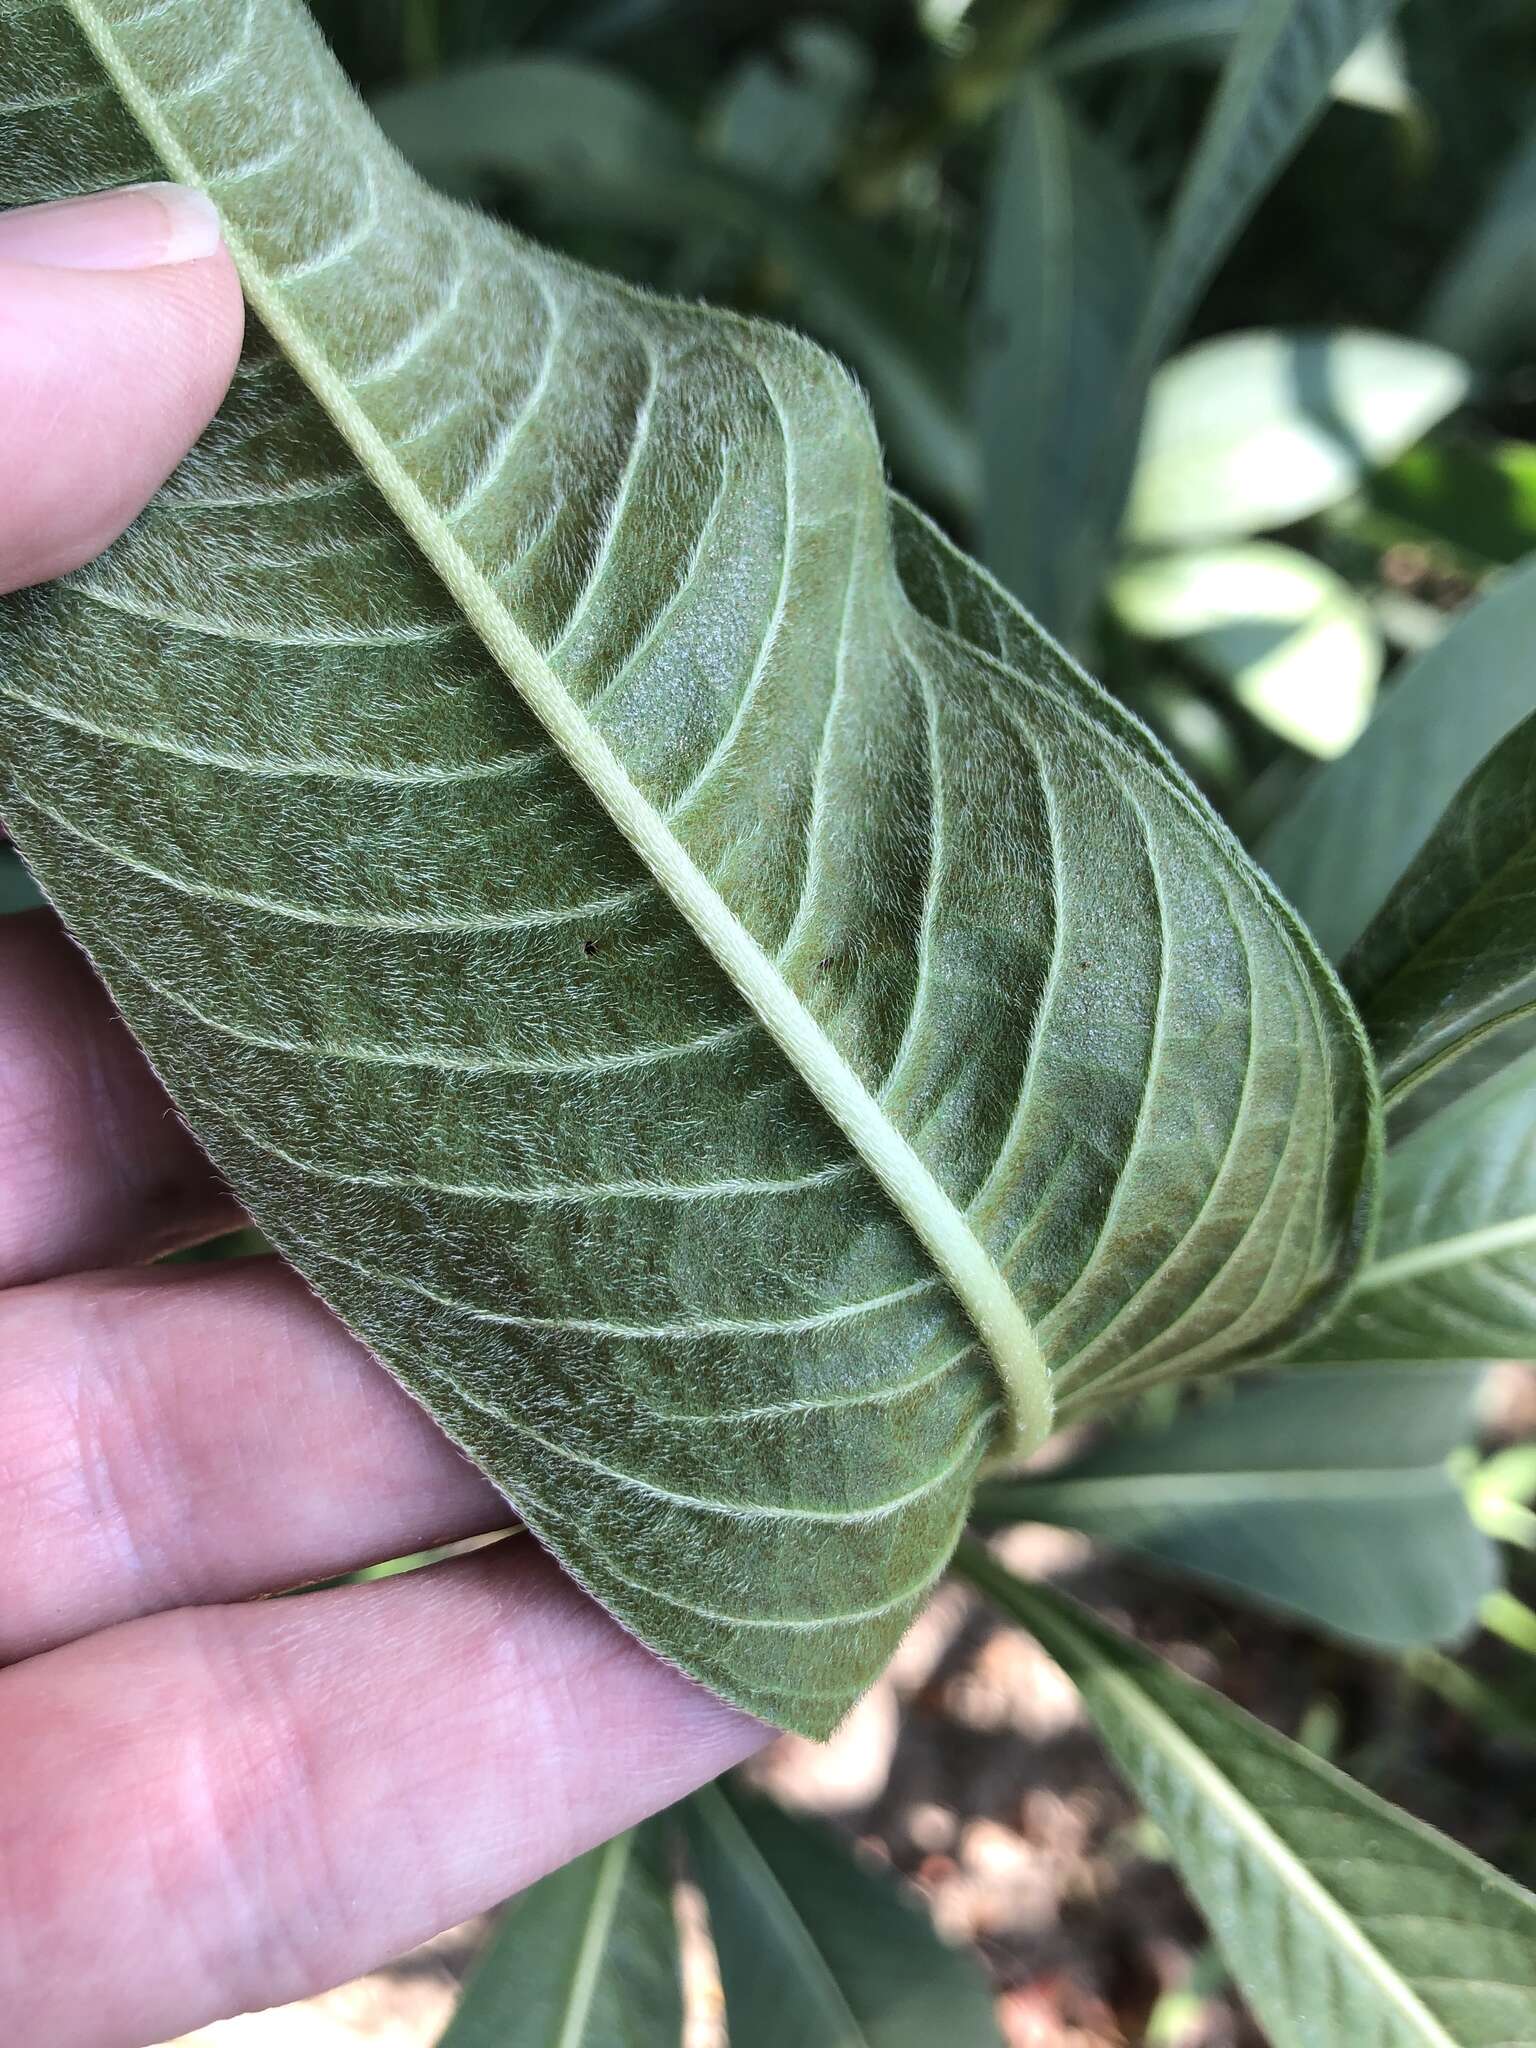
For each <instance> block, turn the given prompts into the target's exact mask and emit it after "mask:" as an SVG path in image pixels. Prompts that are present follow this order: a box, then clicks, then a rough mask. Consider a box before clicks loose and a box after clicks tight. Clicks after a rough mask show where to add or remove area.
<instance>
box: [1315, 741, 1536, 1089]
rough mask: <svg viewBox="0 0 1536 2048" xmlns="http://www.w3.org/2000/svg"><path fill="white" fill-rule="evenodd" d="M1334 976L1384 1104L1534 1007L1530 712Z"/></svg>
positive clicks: (1535, 787)
mask: <svg viewBox="0 0 1536 2048" xmlns="http://www.w3.org/2000/svg"><path fill="white" fill-rule="evenodd" d="M1344 979H1345V982H1346V984H1347V985H1348V987H1349V989H1350V992H1351V993H1352V994H1353V996H1354V997H1355V1000H1356V1003H1357V1004H1358V1005H1359V1008H1360V1013H1361V1017H1362V1019H1363V1020H1364V1023H1365V1027H1366V1029H1367V1030H1368V1031H1369V1033H1370V1035H1371V1041H1372V1043H1373V1044H1374V1046H1375V1048H1376V1056H1377V1060H1378V1062H1379V1064H1380V1067H1381V1078H1382V1085H1383V1087H1384V1088H1385V1090H1386V1097H1387V1101H1388V1103H1389V1104H1390V1103H1392V1102H1393V1101H1394V1099H1396V1098H1398V1097H1400V1096H1403V1095H1406V1094H1407V1093H1408V1092H1409V1091H1410V1090H1411V1089H1413V1088H1415V1087H1417V1086H1418V1084H1419V1083H1420V1082H1421V1081H1424V1080H1427V1079H1428V1077H1429V1076H1430V1074H1432V1073H1433V1072H1435V1071H1436V1069H1438V1068H1443V1067H1445V1066H1446V1065H1448V1064H1449V1062H1451V1061H1452V1060H1455V1059H1457V1058H1458V1057H1459V1056H1460V1055H1461V1054H1462V1053H1464V1052H1466V1051H1467V1050H1469V1048H1470V1047H1471V1045H1472V1044H1474V1043H1475V1042H1477V1041H1478V1040H1480V1039H1483V1038H1486V1037H1487V1036H1488V1034H1489V1033H1490V1032H1493V1031H1497V1030H1499V1029H1500V1028H1501V1027H1503V1026H1504V1025H1506V1024H1508V1023H1510V1022H1512V1021H1513V1020H1514V1019H1516V1018H1518V1017H1521V1016H1528V1015H1530V1014H1531V1012H1532V1011H1533V1009H1536V716H1533V717H1531V718H1527V719H1526V720H1525V722H1524V723H1523V724H1521V725H1517V726H1516V727H1515V729H1514V731H1513V732H1512V733H1510V734H1508V735H1507V736H1506V737H1505V738H1504V739H1502V740H1501V741H1500V742H1499V744H1498V745H1497V746H1496V747H1495V748H1494V750H1493V752H1492V753H1491V754H1490V755H1489V756H1488V758H1487V760H1486V761H1484V763H1483V764H1482V766H1481V767H1480V768H1479V769H1478V770H1477V772H1476V774H1475V775H1473V776H1472V777H1471V779H1470V780H1469V781H1468V782H1466V783H1464V784H1463V786H1462V788H1461V789H1460V790H1459V791H1458V792H1457V795H1456V797H1455V800H1454V801H1453V802H1452V804H1451V805H1450V807H1449V809H1448V810H1447V811H1446V813H1445V815H1444V817H1443V818H1441V820H1440V822H1439V824H1438V825H1437V826H1436V827H1435V830H1434V832H1433V833H1432V834H1431V836H1430V838H1429V840H1428V841H1427V843H1426V844H1425V845H1424V847H1423V848H1422V849H1421V850H1420V852H1419V854H1418V855H1417V857H1416V858H1415V860H1414V862H1413V864H1412V866H1411V867H1410V868H1409V869H1408V872H1407V873H1406V874H1405V875H1404V876H1403V878H1402V880H1401V881H1400V882H1399V883H1398V885H1397V887H1396V888H1395V889H1394V890H1393V892H1392V894H1391V896H1389V897H1388V899H1387V901H1386V903H1385V904H1384V905H1383V907H1382V909H1381V910H1380V912H1379V913H1378V914H1377V916H1376V917H1375V918H1374V919H1373V920H1372V922H1371V924H1370V926H1369V928H1368V929H1367V931H1366V933H1365V935H1364V937H1363V938H1362V939H1361V940H1360V942H1359V944H1358V945H1357V946H1356V947H1355V948H1354V950H1353V951H1352V952H1351V953H1350V955H1349V957H1348V959H1347V960H1346V961H1345V963H1344Z"/></svg>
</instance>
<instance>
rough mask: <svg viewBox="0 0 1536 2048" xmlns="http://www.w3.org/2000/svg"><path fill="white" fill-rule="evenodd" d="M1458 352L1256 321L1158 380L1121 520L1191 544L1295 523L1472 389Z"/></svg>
mask: <svg viewBox="0 0 1536 2048" xmlns="http://www.w3.org/2000/svg"><path fill="white" fill-rule="evenodd" d="M1467 384H1468V376H1467V371H1466V367H1465V365H1464V364H1462V363H1460V362H1459V361H1458V360H1457V359H1456V358H1455V357H1454V356H1449V355H1446V354H1445V353H1444V352H1443V351H1442V350H1440V349H1435V348H1429V347H1427V346H1426V345H1425V344H1423V343H1422V342H1414V341H1406V340H1404V339H1403V338H1402V337H1401V336H1398V335H1391V334H1366V333H1359V332H1351V331H1348V330H1337V331H1332V332H1316V333H1313V332H1302V331H1296V332H1290V331H1283V330H1279V329H1273V328H1266V329H1257V330H1254V331H1252V332H1249V333H1246V334H1228V335H1222V336H1220V337H1219V338H1218V339H1216V340H1214V341H1205V342H1201V343H1199V344H1198V345H1197V346H1196V347H1194V348H1191V349H1186V350H1185V351H1184V353H1183V354H1182V355H1178V356H1175V357H1174V358H1173V360H1172V361H1171V362H1168V363H1166V364H1164V366H1163V368H1162V369H1161V370H1160V371H1159V372H1158V374H1157V376H1156V377H1155V378H1154V379H1153V381H1152V388H1151V391H1150V393H1149V395H1148V400H1147V416H1146V423H1145V426H1144V428H1143V431H1142V439H1141V448H1140V451H1139V453H1138V456H1137V462H1136V475H1135V480H1134V482H1133V484H1132V486H1131V500H1130V505H1129V507H1128V509H1127V512H1126V531H1127V534H1128V536H1129V538H1130V539H1131V540H1133V541H1136V542H1138V543H1140V544H1141V545H1143V546H1148V547H1173V546H1187V545H1190V544H1192V543H1195V542H1200V541H1209V540H1224V539H1228V538H1230V537H1232V536H1237V535H1242V534H1249V533H1260V532H1264V531H1266V530H1267V529H1270V528H1273V527H1279V526H1289V525H1291V524H1292V523H1293V522H1294V521H1296V520H1298V519H1305V518H1307V517H1308V516H1309V515H1310V514H1311V513H1314V512H1319V511H1321V510H1322V509H1323V508H1324V507H1325V506H1327V505H1331V504H1334V503H1336V502H1337V501H1338V500H1339V499H1341V498H1344V497H1346V496H1348V494H1349V493H1350V492H1351V491H1353V490H1354V489H1356V488H1357V486H1358V485H1359V484H1360V483H1361V481H1362V480H1363V479H1364V477H1365V476H1366V475H1368V474H1369V472H1370V471H1371V470H1373V469H1376V468H1379V467H1380V466H1381V465H1383V464H1384V463H1388V462H1391V461H1393V460H1394V459H1395V458H1396V457H1397V456H1399V455H1401V454H1402V452H1403V450H1404V449H1405V448H1409V447H1411V446H1412V445H1413V443H1414V442H1415V441H1417V440H1419V439H1420V438H1421V437H1422V436H1423V435H1424V434H1426V433H1427V432H1428V431H1429V429H1430V428H1431V427H1432V426H1434V425H1435V424H1436V423H1437V422H1438V421H1440V420H1442V419H1443V418H1444V417H1445V416H1446V414H1447V413H1449V412H1452V411H1454V409H1455V408H1456V407H1457V406H1458V405H1459V404H1460V403H1461V401H1462V399H1463V398H1464V397H1465V395H1466V391H1467Z"/></svg>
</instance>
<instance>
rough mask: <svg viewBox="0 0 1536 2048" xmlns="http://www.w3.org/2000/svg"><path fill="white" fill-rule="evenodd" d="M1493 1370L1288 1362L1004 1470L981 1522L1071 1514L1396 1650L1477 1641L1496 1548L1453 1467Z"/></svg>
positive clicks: (1079, 1524) (1161, 1556) (1121, 1539)
mask: <svg viewBox="0 0 1536 2048" xmlns="http://www.w3.org/2000/svg"><path fill="white" fill-rule="evenodd" d="M1479 1378H1480V1369H1479V1368H1477V1367H1464V1366H1451V1367H1446V1368H1442V1369H1441V1370H1439V1371H1435V1370H1433V1369H1430V1368H1427V1367H1423V1366H1420V1367H1418V1368H1414V1369H1406V1368H1405V1369H1404V1370H1403V1371H1401V1372H1398V1371H1394V1370H1392V1369H1391V1368H1389V1367H1384V1366H1383V1367H1373V1368H1360V1367H1356V1368H1354V1369H1351V1370H1341V1371H1338V1372H1328V1371H1321V1370H1319V1371H1309V1372H1297V1373H1288V1374H1285V1375H1283V1376H1281V1377H1277V1378H1275V1379H1273V1380H1269V1381H1267V1382H1265V1383H1264V1384H1262V1385H1259V1386H1243V1385H1238V1386H1237V1387H1235V1388H1233V1389H1232V1390H1231V1391H1230V1392H1228V1391H1226V1390H1222V1391H1219V1392H1217V1393H1215V1394H1212V1395H1211V1396H1210V1397H1209V1398H1208V1399H1206V1400H1204V1401H1202V1402H1200V1403H1199V1405H1198V1406H1195V1407H1191V1408H1186V1409H1184V1410H1183V1411H1182V1412H1181V1413H1180V1414H1179V1415H1177V1416H1176V1417H1175V1418H1174V1420H1173V1422H1172V1423H1171V1424H1169V1425H1168V1426H1166V1427H1165V1428H1162V1429H1150V1428H1143V1429H1133V1428H1126V1429H1122V1430H1120V1431H1119V1432H1118V1433H1117V1434H1116V1435H1114V1436H1112V1437H1109V1438H1108V1439H1107V1440H1106V1441H1105V1442H1103V1443H1101V1444H1098V1445H1096V1446H1095V1447H1094V1448H1093V1449H1092V1450H1090V1451H1088V1452H1087V1453H1086V1454H1085V1455H1084V1456H1083V1457H1081V1458H1077V1459H1075V1460H1074V1461H1073V1462H1072V1463H1071V1464H1070V1465H1067V1466H1066V1467H1064V1468H1063V1469H1062V1470H1060V1471H1056V1472H1051V1473H1048V1474H1046V1475H1044V1476H1042V1477H1041V1478H1039V1479H1031V1478H1028V1477H1021V1478H1018V1479H999V1480H994V1481H992V1482H991V1483H990V1484H988V1485H986V1486H983V1487H982V1489H981V1490H980V1492H979V1493H978V1494H977V1496H976V1510H975V1519H976V1520H977V1521H979V1522H980V1523H981V1524H982V1525H983V1526H987V1527H991V1526H996V1525H997V1524H1000V1523H1004V1522H1054V1523H1057V1524H1059V1525H1060V1526H1062V1527H1063V1528H1068V1529H1080V1530H1082V1531H1083V1532H1084V1533H1085V1534H1086V1535H1089V1536H1094V1537H1097V1538H1098V1539H1099V1540H1100V1541H1101V1542H1104V1543H1111V1544H1114V1545H1116V1546H1117V1547H1119V1548H1122V1549H1128V1550H1132V1551H1136V1552H1138V1553H1139V1554H1141V1555H1142V1556H1144V1557H1148V1558H1152V1559H1154V1560H1155V1561H1156V1562H1157V1563H1159V1564H1164V1565H1172V1566H1174V1567H1176V1568H1177V1569H1179V1570H1181V1571H1189V1572H1195V1573H1197V1574H1198V1575H1199V1576H1201V1577H1202V1578H1206V1579H1211V1580H1214V1581H1216V1582H1218V1583H1220V1584H1221V1585H1224V1586H1227V1587H1229V1588H1231V1589H1232V1590H1234V1591H1236V1592H1239V1593H1244V1594H1248V1595H1251V1596H1252V1597H1253V1598H1255V1599H1257V1600H1259V1601H1261V1602H1262V1603H1264V1604H1266V1605H1268V1606H1273V1607H1279V1608H1282V1609H1284V1610H1285V1611H1287V1612H1289V1613H1292V1614H1299V1615H1301V1616H1303V1617H1304V1618H1305V1619H1307V1620H1309V1621H1314V1622H1318V1623H1320V1624H1321V1625H1322V1626H1323V1627H1324V1628H1327V1629H1331V1630H1333V1631H1334V1632H1335V1633H1336V1634H1339V1635H1344V1636H1348V1637H1351V1638H1354V1639H1356V1640H1358V1641H1361V1642H1365V1643H1370V1644H1377V1645H1381V1646H1383V1647H1385V1648H1389V1649H1398V1648H1403V1647H1405V1646H1407V1645H1410V1644H1419V1643H1435V1642H1445V1641H1448V1640H1450V1639H1452V1638H1455V1637H1458V1636H1461V1635H1464V1634H1465V1633H1466V1632H1467V1630H1468V1629H1470V1628H1471V1627H1472V1626H1473V1624H1474V1623H1475V1621H1476V1619H1477V1605H1478V1602H1479V1600H1480V1599H1481V1598H1482V1596H1483V1594H1484V1593H1486V1592H1487V1591H1488V1590H1489V1588H1490V1587H1491V1586H1492V1585H1494V1584H1495V1583H1496V1580H1497V1572H1496V1568H1495V1560H1494V1553H1493V1550H1492V1546H1491V1545H1490V1544H1489V1543H1488V1541H1487V1540H1486V1539H1485V1538H1484V1537H1482V1536H1480V1535H1479V1534H1478V1532H1477V1529H1476V1528H1475V1527H1474V1525H1473V1522H1472V1519H1471V1517H1470V1515H1469V1514H1468V1512H1467V1506H1466V1500H1465V1497H1464V1495H1463V1492H1462V1489H1461V1486H1460V1485H1459V1484H1458V1483H1457V1481H1456V1480H1455V1479H1454V1478H1453V1477H1452V1476H1451V1474H1450V1472H1449V1470H1448V1468H1447V1462H1446V1461H1447V1459H1448V1457H1449V1455H1450V1453H1451V1452H1452V1451H1453V1450H1455V1449H1456V1448H1457V1447H1458V1446H1459V1445H1461V1444H1462V1443H1464V1442H1465V1441H1466V1440H1467V1437H1468V1435H1469V1433H1470V1430H1471V1426H1472V1403H1473V1396H1474V1394H1475V1392H1476V1389H1477V1384H1478V1380H1479Z"/></svg>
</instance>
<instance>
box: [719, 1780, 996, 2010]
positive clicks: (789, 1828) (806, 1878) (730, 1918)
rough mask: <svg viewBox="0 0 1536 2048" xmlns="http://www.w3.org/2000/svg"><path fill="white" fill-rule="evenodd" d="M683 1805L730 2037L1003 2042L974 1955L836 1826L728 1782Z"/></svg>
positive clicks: (984, 1982) (989, 1997)
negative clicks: (835, 1831)
mask: <svg viewBox="0 0 1536 2048" xmlns="http://www.w3.org/2000/svg"><path fill="white" fill-rule="evenodd" d="M683 1814H684V1817H685V1821H686V1825H687V1829H688V1842H689V1848H690V1852H691V1859H692V1864H693V1871H694V1875H695V1876H696V1877H697V1879H698V1881H699V1883H700V1885H701V1887H702V1888H703V1892H704V1897H705V1899H706V1901H707V1902H708V1906H709V1920H710V1931H711V1933H712V1934H713V1936H714V1942H715V1949H716V1952H717V1954H718V1956H719V1959H720V1975H721V1979H722V1981H723V1983H724V1986H725V2004H726V2024H727V2025H728V2027H729V2028H730V2039H731V2048H784V2044H785V2043H787V2042H793V2043H794V2048H932V2044H933V2043H935V2042H943V2043H945V2044H946V2048H999V2038H998V2031H997V2022H996V2020H995V2019H994V2018H993V2016H992V1999H991V1996H990V1994H989V1992H988V1990H987V1986H986V1981H985V1979H984V1978H983V1977H982V1974H981V1971H980V1969H979V1968H978V1967H977V1964H976V1961H975V1958H974V1957H973V1956H971V1955H969V1954H966V1953H963V1952H961V1951H958V1950H955V1949H951V1948H947V1947H946V1946H945V1945H944V1944H943V1943H942V1942H941V1941H940V1940H939V1939H938V1937H937V1935H935V1933H934V1932H933V1929H932V1927H931V1925H930V1924H929V1921H928V1917H927V1915H926V1914H925V1913H923V1912H922V1911H921V1910H920V1909H918V1908H917V1907H915V1906H913V1905H910V1904H909V1903H908V1902H907V1900H906V1899H904V1898H903V1897H902V1896H901V1893H900V1892H899V1891H898V1889H897V1887H896V1885H895V1884H894V1883H893V1882H892V1881H891V1879H890V1878H888V1877H883V1876H880V1875H877V1874H876V1873H875V1872H874V1871H872V1870H870V1869H869V1868H868V1867H867V1866H866V1865H864V1864H862V1863H858V1862H855V1860H854V1859H853V1857H852V1856H850V1855H849V1853H848V1852H847V1850H846V1849H845V1848H844V1847H843V1846H842V1844H841V1843H840V1842H838V1840H837V1839H836V1837H835V1836H834V1835H832V1834H831V1833H830V1832H829V1831H828V1830H827V1829H825V1828H821V1827H818V1826H816V1825H814V1824H813V1823H811V1822H808V1821H802V1820H797V1819H795V1818H793V1817H792V1816H791V1815H789V1814H787V1813H782V1812H780V1811H779V1810H778V1809H777V1808H776V1807H772V1806H769V1805H768V1804H767V1803H766V1802H765V1801H763V1800H761V1799H753V1798H750V1797H747V1796H743V1795H741V1794H738V1793H734V1792H732V1793H727V1792H726V1791H724V1790H723V1789H722V1788H721V1787H720V1786H711V1787H708V1788H707V1789H706V1790H704V1791H703V1792H699V1793H696V1794H695V1795H694V1797H693V1798H692V1799H690V1800H689V1801H688V1803H687V1805H686V1806H685V1807H684V1808H683Z"/></svg>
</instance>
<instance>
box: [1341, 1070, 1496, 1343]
mask: <svg viewBox="0 0 1536 2048" xmlns="http://www.w3.org/2000/svg"><path fill="white" fill-rule="evenodd" d="M1302 1355H1304V1356H1305V1357H1307V1358H1319V1359H1337V1358H1344V1357H1353V1358H1382V1359H1391V1358H1404V1359H1409V1358H1524V1359H1530V1360H1536V1053H1530V1052H1528V1053H1525V1054H1523V1055H1522V1056H1521V1057H1520V1058H1519V1059H1518V1060H1515V1061H1514V1062H1513V1063H1512V1064H1511V1065H1509V1066H1507V1067H1505V1068H1504V1069H1503V1070H1502V1071H1501V1072H1499V1073H1496V1074H1495V1075H1494V1076H1493V1077H1492V1079H1491V1080H1487V1081H1484V1082H1483V1083H1482V1084H1481V1086H1479V1087H1477V1088H1474V1089H1473V1090H1472V1091H1471V1092H1470V1093H1469V1094H1466V1095H1463V1096H1462V1097H1461V1099H1460V1100H1459V1101H1456V1102H1453V1103H1452V1104H1451V1105H1450V1107H1448V1108H1446V1109H1442V1110H1440V1111H1439V1112H1438V1113H1437V1114H1436V1115H1435V1116H1432V1117H1431V1118H1430V1120H1429V1121H1428V1122H1427V1123H1425V1124H1421V1125H1420V1126H1419V1127H1418V1129H1416V1130H1415V1131H1413V1133H1412V1134H1411V1135H1410V1136H1409V1137H1407V1138H1405V1139H1404V1140H1403V1142H1402V1143H1401V1144H1400V1145H1397V1146H1395V1147H1394V1148H1393V1151H1392V1154H1391V1156H1390V1158H1389V1160H1388V1162H1387V1178H1386V1198H1385V1201H1384V1203H1383V1205H1382V1218H1381V1232H1380V1236H1379V1238H1378V1240H1377V1244H1376V1253H1375V1257H1374V1259H1373V1260H1372V1261H1371V1263H1370V1264H1369V1265H1368V1266H1367V1267H1366V1268H1365V1269H1364V1271H1363V1272H1362V1273H1361V1274H1360V1277H1359V1279H1358V1281H1357V1282H1356V1284H1355V1287H1354V1288H1353V1290H1352V1292H1351V1294H1350V1296H1349V1299H1348V1301H1347V1303H1346V1305H1345V1308H1344V1310H1343V1312H1342V1313H1341V1315H1340V1316H1339V1318H1338V1320H1337V1322H1335V1323H1333V1324H1331V1325H1330V1326H1329V1328H1328V1329H1327V1330H1326V1331H1324V1332H1323V1334H1322V1335H1321V1336H1319V1337H1316V1338H1313V1339H1312V1340H1310V1341H1309V1342H1307V1343H1306V1344H1305V1345H1304V1346H1303V1347H1302Z"/></svg>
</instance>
